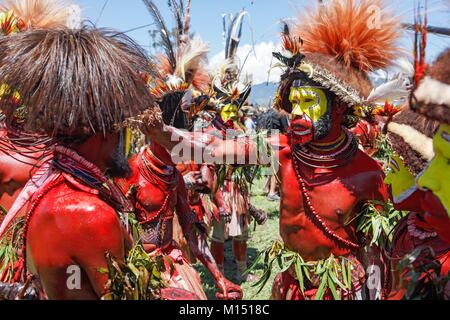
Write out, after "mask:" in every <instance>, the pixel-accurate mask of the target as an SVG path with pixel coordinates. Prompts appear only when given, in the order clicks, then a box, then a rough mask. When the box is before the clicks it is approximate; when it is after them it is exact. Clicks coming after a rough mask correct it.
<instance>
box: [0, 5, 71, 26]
mask: <svg viewBox="0 0 450 320" xmlns="http://www.w3.org/2000/svg"><path fill="white" fill-rule="evenodd" d="M69 5H70V2H68V1H62V0H5V1H4V4H0V11H13V12H14V15H15V16H17V18H18V20H19V24H18V25H19V28H20V29H21V30H27V29H41V28H42V29H53V28H61V27H65V26H67V23H68V20H69V17H70V11H69Z"/></svg>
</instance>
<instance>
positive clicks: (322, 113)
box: [289, 80, 331, 144]
mask: <svg viewBox="0 0 450 320" xmlns="http://www.w3.org/2000/svg"><path fill="white" fill-rule="evenodd" d="M302 81H303V80H295V81H294V83H293V84H292V87H291V91H290V95H289V101H290V102H291V104H292V113H291V116H292V118H293V119H292V121H291V128H290V131H291V139H292V143H293V144H306V143H308V142H311V141H313V140H320V139H322V138H324V137H325V136H326V135H327V134H328V133H329V130H330V128H331V101H330V99H329V97H328V94H327V91H326V89H325V88H321V87H314V86H308V85H302Z"/></svg>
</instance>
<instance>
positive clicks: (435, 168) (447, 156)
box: [418, 125, 450, 215]
mask: <svg viewBox="0 0 450 320" xmlns="http://www.w3.org/2000/svg"><path fill="white" fill-rule="evenodd" d="M433 145H434V153H435V157H434V159H433V161H431V163H430V165H429V166H428V168H427V169H426V170H425V171H424V173H423V174H422V175H421V176H420V177H419V180H418V184H419V187H420V188H424V189H428V190H431V191H432V192H433V193H434V195H435V196H436V197H438V198H439V200H440V201H441V203H442V204H443V206H444V207H445V209H446V210H447V213H448V214H449V215H450V125H441V127H440V128H439V131H438V133H437V134H436V136H435V137H434V140H433Z"/></svg>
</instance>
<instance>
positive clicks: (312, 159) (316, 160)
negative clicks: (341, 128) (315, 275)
mask: <svg viewBox="0 0 450 320" xmlns="http://www.w3.org/2000/svg"><path fill="white" fill-rule="evenodd" d="M345 132H346V134H347V135H346V136H347V138H348V141H347V143H346V144H345V146H344V147H343V148H341V149H338V150H336V151H334V152H333V153H331V154H327V155H318V154H314V153H312V152H311V153H309V154H307V152H308V149H305V148H301V147H298V146H293V147H292V150H293V151H292V159H293V160H292V161H293V166H294V170H295V173H296V176H297V180H298V182H299V184H300V191H301V192H302V194H303V198H304V203H305V213H306V215H307V217H308V219H309V220H310V221H311V222H312V223H313V224H314V225H315V226H316V228H317V229H319V230H320V231H321V232H322V233H323V234H324V235H325V236H326V237H327V238H328V239H330V240H332V241H333V242H335V243H336V244H337V245H338V246H340V247H342V248H345V249H352V250H357V249H359V248H360V245H358V244H356V243H354V242H352V241H349V240H346V239H344V238H342V237H341V236H339V235H338V234H336V233H335V232H333V231H332V230H331V229H330V228H329V227H328V226H327V224H326V223H325V221H323V219H322V218H321V217H320V215H319V214H318V213H317V211H316V209H315V208H314V205H313V203H312V200H311V196H310V195H309V191H308V188H307V186H306V182H305V180H304V178H303V176H302V173H301V169H300V167H301V165H307V166H309V167H313V168H337V167H340V166H343V165H345V164H347V163H348V162H349V161H350V160H351V159H353V158H354V156H355V154H356V151H357V150H358V149H357V148H358V147H357V144H356V150H355V147H354V144H355V139H354V137H353V135H351V133H349V132H348V131H345Z"/></svg>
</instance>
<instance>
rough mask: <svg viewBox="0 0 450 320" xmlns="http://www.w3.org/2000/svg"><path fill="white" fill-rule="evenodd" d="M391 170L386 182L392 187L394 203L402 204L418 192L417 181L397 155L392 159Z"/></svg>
mask: <svg viewBox="0 0 450 320" xmlns="http://www.w3.org/2000/svg"><path fill="white" fill-rule="evenodd" d="M389 169H390V172H389V173H388V174H387V176H386V179H385V180H384V182H385V183H386V184H387V185H390V186H391V188H392V194H393V196H394V202H395V203H400V202H402V201H404V200H405V199H406V198H407V197H408V196H410V195H411V194H412V193H413V192H414V191H416V190H417V188H416V179H415V177H414V175H413V174H412V173H411V172H409V170H408V168H406V166H405V164H404V163H403V161H402V160H401V159H400V157H399V156H397V155H394V156H393V157H392V159H391V162H390V165H389Z"/></svg>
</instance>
